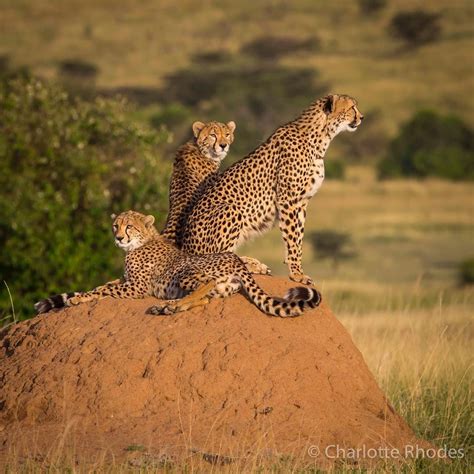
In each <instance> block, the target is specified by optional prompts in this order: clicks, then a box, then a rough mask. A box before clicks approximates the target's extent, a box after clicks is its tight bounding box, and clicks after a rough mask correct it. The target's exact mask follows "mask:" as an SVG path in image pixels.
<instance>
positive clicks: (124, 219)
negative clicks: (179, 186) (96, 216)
mask: <svg viewBox="0 0 474 474" xmlns="http://www.w3.org/2000/svg"><path fill="white" fill-rule="evenodd" d="M111 217H112V219H113V223H112V231H113V233H114V237H115V244H116V245H117V247H120V248H121V249H123V250H125V252H130V250H135V249H137V248H138V247H141V246H142V245H143V244H145V243H146V242H148V241H149V240H150V239H151V238H153V237H154V236H155V235H156V234H157V230H156V229H155V227H154V226H153V223H154V222H155V218H154V217H153V216H145V215H144V214H140V213H139V212H135V211H126V212H122V213H121V214H119V215H118V216H115V215H114V214H112V216H111Z"/></svg>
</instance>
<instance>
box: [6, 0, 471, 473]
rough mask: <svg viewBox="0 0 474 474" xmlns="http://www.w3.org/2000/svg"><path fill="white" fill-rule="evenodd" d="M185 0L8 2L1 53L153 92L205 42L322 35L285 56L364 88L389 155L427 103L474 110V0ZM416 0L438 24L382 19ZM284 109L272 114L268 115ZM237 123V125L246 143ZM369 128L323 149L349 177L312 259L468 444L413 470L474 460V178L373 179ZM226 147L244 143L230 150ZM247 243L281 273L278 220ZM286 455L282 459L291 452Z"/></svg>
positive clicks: (382, 357) (393, 370)
mask: <svg viewBox="0 0 474 474" xmlns="http://www.w3.org/2000/svg"><path fill="white" fill-rule="evenodd" d="M177 3H178V2H175V1H170V0H161V1H160V2H154V1H151V0H143V1H141V2H136V1H132V0H124V1H122V2H120V4H118V3H117V2H116V1H109V0H102V1H100V2H97V1H96V2H91V1H89V0H83V1H81V2H79V1H75V0H68V1H67V2H62V1H59V0H58V1H38V2H31V1H27V0H1V1H0V5H1V16H2V35H1V39H0V48H1V50H0V53H1V54H4V56H5V58H8V60H9V61H10V63H12V64H13V65H15V66H18V67H21V66H27V67H28V68H29V69H30V70H32V71H33V72H34V73H35V74H39V75H41V76H42V77H46V78H49V79H58V74H59V73H58V63H59V62H61V61H63V60H65V59H70V58H71V57H72V58H74V59H79V60H83V61H87V62H89V63H91V64H94V65H96V66H97V68H98V74H97V76H96V77H95V79H94V86H95V87H97V88H99V89H114V88H123V87H133V88H141V89H143V90H151V91H153V90H155V89H157V88H160V87H162V86H163V84H165V83H166V79H165V78H166V76H167V75H169V74H172V73H173V72H175V71H177V70H180V69H183V68H186V67H188V66H189V64H190V63H192V60H191V59H190V58H191V57H192V55H193V54H196V53H197V52H200V53H203V52H209V51H215V50H220V51H221V50H223V51H226V52H228V53H229V54H237V52H238V51H239V49H240V48H241V46H242V45H243V44H245V43H247V42H249V41H251V40H252V39H254V38H256V37H258V36H259V35H260V34H261V32H262V31H268V32H271V33H274V34H276V33H282V32H283V33H284V34H289V33H291V34H292V35H294V36H296V37H298V38H302V39H306V38H310V37H313V36H315V35H316V36H317V37H318V41H319V46H318V48H317V50H316V52H314V53H313V54H311V55H304V54H303V55H302V54H292V55H288V56H285V57H283V58H282V59H281V62H282V63H283V65H285V66H287V67H298V66H301V65H304V66H305V67H306V66H307V67H309V68H315V69H316V70H317V71H318V74H319V76H318V77H319V78H320V81H321V83H325V84H327V85H328V87H329V89H330V90H331V91H334V92H345V93H349V94H351V95H353V96H354V97H357V98H358V100H359V103H360V107H361V109H362V110H363V112H364V113H365V115H366V117H367V124H364V125H369V122H368V120H369V118H370V116H374V117H376V120H375V123H374V122H372V123H371V125H370V126H371V127H372V128H371V130H372V134H373V135H376V136H378V137H382V139H381V141H380V140H379V141H378V142H377V143H376V145H377V146H376V151H377V152H378V153H380V154H383V153H384V144H386V143H387V140H388V139H389V138H390V137H391V136H393V135H394V134H395V133H396V130H397V128H398V126H399V125H400V123H402V122H403V121H404V120H406V119H407V118H408V117H409V116H410V115H411V114H412V113H413V112H414V111H416V110H418V109H421V108H425V107H427V108H432V109H435V110H439V111H441V112H444V113H452V112H454V113H456V114H457V115H459V116H460V117H462V118H463V119H465V120H466V121H467V122H468V123H470V124H472V123H473V121H474V94H472V90H473V56H472V51H473V47H474V45H473V38H474V28H473V25H474V22H473V18H474V5H473V3H472V2H471V1H469V0H455V1H448V0H433V1H432V2H415V1H411V0H400V1H397V2H395V1H392V2H390V1H389V2H388V3H387V6H386V7H385V8H384V9H383V10H382V11H381V12H380V13H379V14H378V15H376V16H373V17H371V18H362V17H361V15H360V13H359V12H358V9H357V5H356V2H351V1H349V0H347V1H342V0H339V1H337V2H314V1H310V0H308V1H305V0H301V1H297V2H280V1H266V2H251V1H249V0H243V1H240V2H235V1H230V0H221V1H220V2H218V3H217V2H212V1H201V2H199V5H197V4H196V2H194V1H191V0H183V1H180V2H179V4H178V5H177ZM414 8H426V9H428V10H432V11H436V12H440V13H441V14H442V25H443V35H442V38H441V39H440V40H439V41H436V42H433V43H431V44H427V45H424V46H423V47H421V48H415V49H413V50H408V49H405V48H404V47H403V45H401V44H400V43H397V42H396V41H394V40H393V39H391V38H390V37H389V36H388V35H387V33H386V25H387V23H388V21H389V19H390V17H391V16H392V15H393V13H394V12H395V11H397V10H401V9H414ZM160 111H161V106H160V105H156V104H154V103H150V104H145V106H144V107H142V108H140V109H139V111H138V113H137V117H138V119H139V120H148V119H149V118H150V117H152V116H153V115H154V114H156V113H159V112H160ZM205 113H206V104H201V106H200V110H199V112H197V111H196V109H194V110H193V108H191V112H190V116H189V117H188V118H187V120H189V121H191V120H192V119H202V118H203V117H202V116H200V115H199V114H205ZM229 113H230V114H231V111H230V112H229ZM217 118H220V119H222V120H230V119H233V118H234V117H232V116H222V117H217ZM286 118H287V117H284V118H281V119H280V118H279V117H274V118H273V122H272V123H271V125H270V124H269V126H270V128H274V127H275V126H277V125H279V124H280V123H282V122H283V121H284V120H286ZM238 125H239V124H238ZM367 128H368V127H367ZM238 133H239V128H238V129H237V135H236V140H237V141H238V140H239V134H238ZM362 133H363V129H362V128H361V130H360V131H358V132H357V133H356V134H351V135H350V136H344V137H338V139H337V140H336V143H335V144H334V146H333V147H332V148H331V149H330V150H329V152H328V160H330V159H331V157H334V156H337V157H338V158H341V157H342V159H344V161H345V162H346V163H347V164H348V165H351V166H350V167H348V171H347V178H346V179H345V180H344V181H330V180H327V181H326V183H325V184H324V186H323V188H322V189H321V191H320V192H319V194H318V195H317V196H316V197H315V198H314V199H313V201H312V202H311V204H310V208H309V214H308V219H307V227H306V234H307V238H306V242H305V249H304V268H305V271H306V272H307V273H308V274H310V275H312V276H314V278H315V280H316V282H317V284H318V285H319V287H320V288H321V289H322V290H323V293H324V296H325V298H326V300H327V301H328V302H329V304H330V305H331V307H332V309H333V310H334V312H335V314H336V315H337V316H338V317H339V319H341V320H342V322H343V323H344V324H345V325H346V327H347V328H348V329H349V331H350V332H351V333H352V335H353V337H354V339H355V342H356V344H357V345H358V347H359V349H360V350H361V352H362V353H363V354H364V357H365V359H366V361H367V363H368V364H369V367H370V368H371V370H372V372H373V373H374V374H375V376H376V378H377V380H378V382H379V383H380V385H381V386H382V388H383V389H384V391H385V392H386V393H387V395H388V397H389V399H390V400H391V401H392V403H393V404H394V406H395V407H396V409H397V410H398V411H399V413H401V415H402V416H404V417H405V418H406V419H407V421H408V422H409V424H410V425H411V426H412V427H413V428H414V430H415V431H416V433H417V434H418V435H419V436H421V437H424V438H426V439H428V440H430V441H432V442H433V443H434V444H436V445H438V446H448V447H451V448H463V449H464V450H465V452H466V453H467V456H466V457H465V458H464V459H461V460H454V461H453V462H452V463H451V464H449V465H436V466H435V465H433V463H431V462H426V461H423V462H417V463H414V464H410V465H408V466H407V467H406V470H407V471H409V472H415V471H416V472H419V471H422V470H426V471H430V472H431V471H432V470H433V469H438V470H439V471H440V472H446V471H451V472H468V471H470V470H472V446H473V440H472V434H471V433H472V408H473V406H472V395H471V387H472V349H471V348H472V343H473V326H472V324H473V321H472V313H473V309H474V292H473V290H472V288H470V287H462V286H460V284H459V276H458V267H459V263H460V262H461V261H462V260H464V259H466V258H467V257H470V256H472V255H473V252H474V251H473V248H472V243H473V237H474V200H473V197H474V196H473V191H474V188H473V185H472V184H469V183H450V182H446V181H441V180H426V181H415V180H399V181H383V182H380V181H377V180H376V178H375V173H374V171H373V168H372V167H371V166H370V165H371V164H373V163H374V162H375V160H376V159H377V158H380V156H375V155H374V156H371V155H368V156H363V157H360V156H355V157H353V156H352V148H351V143H356V140H357V135H358V134H362ZM260 138H264V137H263V136H262V137H260ZM175 145H177V143H176V142H174V143H172V144H171V147H174V146H175ZM252 145H256V143H252V142H249V144H248V148H253V146H252ZM231 158H239V156H234V155H232V152H231ZM353 158H354V160H353ZM356 160H357V161H358V162H357V163H356V166H352V163H353V161H356ZM322 229H330V230H333V231H338V232H346V233H347V234H349V235H350V236H351V238H352V248H351V250H352V252H353V254H354V256H353V257H351V258H348V259H344V260H342V261H341V262H340V263H339V264H338V265H337V268H336V267H335V266H334V264H333V262H332V261H331V260H328V259H321V258H319V257H317V256H315V255H314V254H313V249H312V246H311V244H310V239H309V238H308V237H309V235H310V234H311V232H313V231H316V230H322ZM240 253H241V254H242V255H244V254H245V255H252V256H255V257H257V258H259V259H261V260H263V261H265V262H266V263H268V264H269V265H270V266H271V268H272V269H273V271H274V273H277V274H285V272H286V271H285V266H284V265H283V264H282V263H281V260H282V256H283V246H282V243H281V240H280V235H279V232H278V230H277V229H274V230H273V231H272V232H270V233H269V234H267V235H266V236H264V237H262V238H260V239H258V240H256V241H255V242H253V243H251V244H248V245H247V246H245V247H244V248H242V249H241V251H240ZM60 454H61V453H59V456H58V458H59V457H60ZM58 466H59V467H58V470H61V466H64V465H60V464H58ZM36 467H38V466H36ZM40 467H41V466H40ZM102 467H103V468H104V469H106V470H107V469H110V470H118V469H119V466H113V467H111V466H102ZM253 467H255V468H256V466H253ZM199 468H200V467H199V465H193V464H192V463H191V464H190V465H189V466H188V470H193V469H199ZM201 468H202V466H201ZM286 468H288V466H286ZM74 469H77V467H75V468H74ZM120 469H123V470H126V469H127V468H126V467H123V466H122V467H120ZM216 469H217V468H216ZM223 469H224V470H229V471H232V470H234V471H235V470H236V468H235V467H232V466H229V467H226V468H223ZM275 469H276V470H278V469H281V470H283V471H285V466H280V467H278V466H276V467H275Z"/></svg>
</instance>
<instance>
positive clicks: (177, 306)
mask: <svg viewBox="0 0 474 474" xmlns="http://www.w3.org/2000/svg"><path fill="white" fill-rule="evenodd" d="M193 286H194V285H193ZM215 287H216V282H215V281H214V280H212V281H210V282H208V283H205V284H202V285H201V286H199V287H198V288H197V289H196V290H195V291H193V292H192V293H190V294H189V295H187V296H185V297H184V298H181V299H179V300H168V301H166V302H164V303H163V304H161V305H155V306H152V307H151V308H148V309H147V311H146V313H147V314H155V315H166V314H174V313H179V312H181V311H187V310H188V309H192V308H196V307H198V306H205V305H206V304H208V303H209V300H210V296H209V293H211V292H212V291H213V290H214V288H215Z"/></svg>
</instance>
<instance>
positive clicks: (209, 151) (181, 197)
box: [161, 122, 235, 246]
mask: <svg viewBox="0 0 474 474" xmlns="http://www.w3.org/2000/svg"><path fill="white" fill-rule="evenodd" d="M192 129H193V135H194V139H193V140H190V141H188V142H187V143H185V144H184V145H182V146H181V147H179V148H178V151H177V152H176V156H175V160H174V163H173V174H172V175H171V183H170V193H169V211H168V219H167V220H166V224H165V228H164V229H163V231H162V232H161V234H162V235H163V236H164V237H166V238H167V239H168V240H171V241H172V242H175V243H177V244H178V246H180V245H181V239H182V228H183V224H184V222H186V220H187V216H188V214H189V212H190V210H191V209H192V207H193V206H194V204H195V203H196V202H197V200H198V198H199V196H200V195H201V194H202V193H203V192H204V190H205V189H206V188H207V187H208V186H210V185H211V184H212V183H214V181H215V180H216V178H217V172H218V170H219V166H220V164H221V163H222V160H223V159H224V158H225V157H226V155H227V153H228V151H229V147H230V145H231V144H232V142H233V141H234V131H235V122H227V124H223V123H220V122H208V123H202V122H194V123H193V125H192Z"/></svg>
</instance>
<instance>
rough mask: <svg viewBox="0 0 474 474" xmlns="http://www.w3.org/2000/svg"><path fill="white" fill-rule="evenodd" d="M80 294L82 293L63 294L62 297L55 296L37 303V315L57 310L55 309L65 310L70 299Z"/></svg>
mask: <svg viewBox="0 0 474 474" xmlns="http://www.w3.org/2000/svg"><path fill="white" fill-rule="evenodd" d="M79 294H80V293H75V292H72V293H62V294H60V295H54V296H50V297H49V298H46V299H44V300H40V301H38V302H37V303H35V310H36V314H42V313H47V312H48V311H51V310H52V309H55V308H64V306H66V302H67V300H68V299H69V298H72V297H73V296H77V295H79Z"/></svg>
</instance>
